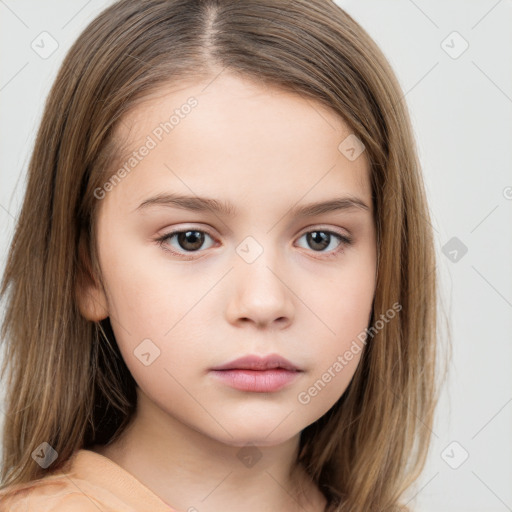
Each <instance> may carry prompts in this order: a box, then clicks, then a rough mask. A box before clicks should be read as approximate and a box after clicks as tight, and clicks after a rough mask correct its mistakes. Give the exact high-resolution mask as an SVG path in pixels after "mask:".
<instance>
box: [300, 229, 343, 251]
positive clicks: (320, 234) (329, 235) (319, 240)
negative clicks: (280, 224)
mask: <svg viewBox="0 0 512 512" xmlns="http://www.w3.org/2000/svg"><path fill="white" fill-rule="evenodd" d="M304 237H305V238H306V243H307V244H308V245H309V247H310V248H311V249H313V251H314V252H320V253H324V252H325V253H328V256H336V255H337V254H338V253H339V252H340V251H341V250H343V248H344V247H345V246H347V245H350V244H351V243H352V239H351V238H349V237H347V236H345V235H342V234H340V233H335V232H334V231H328V230H321V229H318V230H314V231H308V232H307V233H304V234H303V235H302V236H301V237H300V238H299V240H300V239H301V238H304ZM329 247H330V248H331V250H325V249H328V248H329ZM306 248H307V247H306ZM332 249H334V251H333V250H332Z"/></svg>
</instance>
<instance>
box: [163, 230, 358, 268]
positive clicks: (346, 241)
mask: <svg viewBox="0 0 512 512" xmlns="http://www.w3.org/2000/svg"><path fill="white" fill-rule="evenodd" d="M187 231H196V232H198V233H204V234H206V235H208V236H209V237H210V238H212V239H213V240H215V237H214V236H213V235H212V234H210V233H209V232H208V231H205V230H202V229H194V228H187V229H179V230H175V231H170V232H168V233H166V234H165V235H162V236H161V237H159V238H157V239H156V240H155V241H156V242H157V243H158V245H159V246H160V247H161V248H162V249H163V250H164V251H167V252H169V253H171V254H172V255H174V256H178V257H180V258H183V259H185V260H192V259H195V257H194V256H192V257H187V256H186V255H187V254H190V255H193V254H195V253H197V252H201V251H200V250H197V251H189V252H188V253H187V252H185V253H181V252H178V251H175V250H173V249H169V247H168V246H166V245H165V242H166V241H167V240H169V239H170V238H172V237H173V236H174V235H177V234H180V233H186V232H187ZM315 232H320V233H328V234H330V235H334V236H335V237H336V238H337V239H338V240H339V241H340V245H339V246H338V247H337V248H336V249H334V250H331V251H329V252H325V256H323V257H324V258H334V257H336V256H338V255H339V253H341V252H343V250H344V249H345V247H347V246H349V245H351V244H352V238H351V237H349V236H347V235H342V234H341V233H337V232H336V231H332V230H328V229H321V228H319V229H312V230H310V231H306V232H304V233H302V234H301V235H300V237H299V238H302V237H303V236H304V235H307V234H308V233H315ZM312 252H316V253H319V254H324V252H323V251H312Z"/></svg>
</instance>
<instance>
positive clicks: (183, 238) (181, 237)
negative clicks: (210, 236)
mask: <svg viewBox="0 0 512 512" xmlns="http://www.w3.org/2000/svg"><path fill="white" fill-rule="evenodd" d="M203 242H204V234H203V233H200V232H199V231H183V232H182V233H178V243H179V244H180V246H181V247H182V248H183V249H186V250H190V251H194V250H196V249H199V248H200V247H201V246H202V245H203ZM189 243H190V244H191V246H190V245H189V246H187V244H189Z"/></svg>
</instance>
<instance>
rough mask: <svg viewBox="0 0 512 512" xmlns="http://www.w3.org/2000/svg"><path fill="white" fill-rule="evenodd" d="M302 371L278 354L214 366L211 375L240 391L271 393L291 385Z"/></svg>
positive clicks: (243, 358)
mask: <svg viewBox="0 0 512 512" xmlns="http://www.w3.org/2000/svg"><path fill="white" fill-rule="evenodd" d="M301 373H302V370H300V369H299V368H297V367H296V366H295V365H294V364H292V363H291V362H290V361H288V360H287V359H285V358H284V357H281V356H280V355H278V354H269V355H267V356H264V357H260V356H257V355H249V356H244V357H240V358H238V359H235V360H234V361H230V362H229V363H226V364H223V365H220V366H216V367H215V368H212V369H211V375H212V376H213V377H214V378H216V379H219V380H220V381H221V382H223V383H224V384H227V385H228V386H230V387H233V388H235V389H238V390H240V391H252V392H255V393H271V392H275V391H279V390H280V389H282V388H284V387H285V386H287V385H289V384H291V383H292V382H293V381H294V380H295V379H296V378H297V377H298V376H299V375H300V374H301Z"/></svg>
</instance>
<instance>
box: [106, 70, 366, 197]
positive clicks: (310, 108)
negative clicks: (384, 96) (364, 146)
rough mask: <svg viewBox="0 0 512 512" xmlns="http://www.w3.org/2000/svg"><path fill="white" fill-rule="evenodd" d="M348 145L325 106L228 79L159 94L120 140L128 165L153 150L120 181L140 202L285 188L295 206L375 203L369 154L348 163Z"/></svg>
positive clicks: (127, 122) (132, 116) (141, 107)
mask: <svg viewBox="0 0 512 512" xmlns="http://www.w3.org/2000/svg"><path fill="white" fill-rule="evenodd" d="M350 137H353V134H352V131H351V130H350V128H349V126H348V125H347V124H346V123H345V122H344V121H343V119H342V118H341V116H339V115H337V114H336V113H335V112H334V111H332V110H331V109H328V108H326V107H325V106H323V105H322V104H320V103H319V102H316V101H314V100H312V99H311V98H306V97H304V96H301V95H299V94H296V93H293V92H289V91H285V90H283V89H278V88H274V87H268V86H266V85H264V84H258V83H255V82H253V81H248V80H245V79H242V78H240V77H238V76H234V75H230V74H228V73H225V72H224V73H223V74H221V75H220V76H218V77H216V78H215V79H214V80H213V81H212V80H211V79H210V80H204V81H189V82H184V83H183V82H181V83H178V84H168V85H166V86H162V87H160V88H159V89H158V90H157V91H156V92H154V93H152V94H151V96H148V97H146V98H145V99H144V101H142V102H140V103H139V104H138V105H137V106H136V107H135V108H134V109H132V110H131V111H130V112H129V114H127V115H125V116H124V118H123V119H122V122H121V123H120V124H119V126H118V129H117V132H116V138H117V140H120V141H122V142H123V149H124V151H123V154H122V156H121V158H120V159H119V160H120V163H121V165H122V164H124V163H126V162H128V159H129V158H130V155H131V156H132V159H133V158H135V157H134V156H133V154H134V152H138V150H139V149H141V148H142V147H143V146H151V149H150V150H149V151H145V153H146V154H145V156H144V157H143V158H141V157H140V155H139V156H138V159H137V162H132V163H135V165H133V166H132V169H133V171H132V170H131V172H130V173H129V174H130V176H129V178H128V179H126V180H124V181H125V182H126V183H123V187H124V188H125V189H127V188H130V189H131V192H133V193H134V194H135V195H136V196H138V198H139V199H140V198H141V197H143V196H144V195H145V194H147V193H149V192H155V191H157V190H160V189H162V188H163V189H165V190H166V191H169V188H170V189H171V190H172V191H175V189H176V186H178V188H180V189H181V190H180V191H181V192H188V193H189V194H190V192H193V193H195V192H196V190H197V192H199V191H200V192H201V193H202V194H204V195H210V196H215V195H218V193H219V192H220V191H222V192H224V194H223V195H226V194H227V195H231V196H232V197H236V196H237V195H238V197H240V195H241V193H242V197H243V192H244V191H245V192H247V193H250V192H251V191H254V192H256V191H257V190H258V189H260V190H261V191H262V192H264V190H270V189H272V190H275V191H278V190H281V189H282V190H283V191H284V190H288V191H289V192H291V193H292V194H291V196H290V197H295V198H296V199H299V197H298V196H297V195H298V194H299V195H303V194H304V193H307V191H308V190H309V191H312V192H314V191H317V192H319V193H320V192H321V191H322V190H324V191H329V190H330V189H332V188H333V187H337V188H338V189H341V190H342V191H346V192H348V193H350V194H352V195H358V196H361V195H363V196H366V198H367V199H368V198H369V197H370V195H371V191H370V183H369V176H368V172H369V169H368V161H367V158H366V153H365V152H364V151H363V152H362V153H361V154H360V156H359V157H357V158H356V159H355V160H350V159H349V158H347V155H346V154H345V153H344V152H343V151H342V150H343V144H344V141H346V140H350ZM345 146H346V144H345ZM187 188H188V190H187ZM283 198H284V196H283ZM311 199H313V198H312V197H311Z"/></svg>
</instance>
